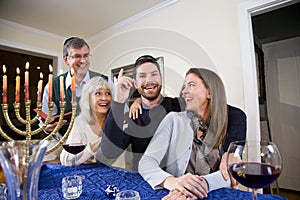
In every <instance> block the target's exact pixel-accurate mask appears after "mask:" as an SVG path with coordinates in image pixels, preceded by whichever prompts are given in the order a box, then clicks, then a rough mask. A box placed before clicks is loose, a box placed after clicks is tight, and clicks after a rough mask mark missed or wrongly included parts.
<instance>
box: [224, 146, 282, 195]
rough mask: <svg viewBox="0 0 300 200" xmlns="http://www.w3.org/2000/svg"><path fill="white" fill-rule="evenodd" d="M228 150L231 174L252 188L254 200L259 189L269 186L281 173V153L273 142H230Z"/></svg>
mask: <svg viewBox="0 0 300 200" xmlns="http://www.w3.org/2000/svg"><path fill="white" fill-rule="evenodd" d="M227 152H228V154H227V159H226V161H227V167H228V170H229V172H230V174H231V175H232V177H233V178H234V179H235V180H236V181H238V182H239V183H240V184H242V185H244V186H246V187H248V188H251V189H252V199H253V200H257V194H256V190H257V189H259V188H265V187H268V186H269V185H270V184H272V183H273V182H274V181H276V179H277V178H278V177H279V175H280V173H281V169H282V160H281V155H280V152H279V150H278V148H277V146H276V144H275V143H273V142H269V141H235V142H231V143H230V145H229V147H228V151H227Z"/></svg>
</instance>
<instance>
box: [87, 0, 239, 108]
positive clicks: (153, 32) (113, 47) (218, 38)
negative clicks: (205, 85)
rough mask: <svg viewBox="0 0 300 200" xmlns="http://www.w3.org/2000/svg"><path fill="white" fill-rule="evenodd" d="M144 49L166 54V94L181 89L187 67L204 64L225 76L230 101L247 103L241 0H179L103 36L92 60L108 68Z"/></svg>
mask: <svg viewBox="0 0 300 200" xmlns="http://www.w3.org/2000/svg"><path fill="white" fill-rule="evenodd" d="M240 2H242V1H240ZM144 53H152V54H154V55H155V56H164V58H165V65H166V71H167V73H166V88H169V92H167V93H168V95H170V96H172V95H178V92H179V84H181V83H182V81H183V78H184V73H185V72H186V71H187V69H188V68H190V67H191V66H198V67H206V68H210V69H212V70H214V71H216V72H217V73H218V74H219V75H220V76H221V78H222V79H223V81H224V83H225V87H226V90H227V94H228V101H229V103H231V104H234V105H236V106H238V107H241V108H242V109H243V106H244V100H243V84H242V82H243V80H242V68H241V55H240V44H239V30H238V19H237V1H226V2H222V1H217V0H213V1H204V0H203V1H199V0H184V1H179V2H178V3H176V4H174V5H172V6H171V7H168V8H165V9H162V10H160V11H158V12H156V13H155V14H152V15H150V16H146V17H144V18H143V19H141V20H139V21H137V22H135V23H133V24H131V25H128V26H126V27H124V28H122V29H121V30H119V31H117V32H115V33H113V34H112V35H111V36H110V37H108V38H105V40H103V41H99V42H98V44H97V45H94V47H93V50H92V54H93V58H92V59H93V60H92V61H93V63H97V69H98V70H100V71H101V70H104V72H105V73H109V71H110V69H111V68H115V67H120V66H122V65H126V64H130V63H133V62H134V60H135V59H136V58H137V57H138V56H139V55H142V54H144ZM95 55H97V56H95ZM174 83H175V84H174Z"/></svg>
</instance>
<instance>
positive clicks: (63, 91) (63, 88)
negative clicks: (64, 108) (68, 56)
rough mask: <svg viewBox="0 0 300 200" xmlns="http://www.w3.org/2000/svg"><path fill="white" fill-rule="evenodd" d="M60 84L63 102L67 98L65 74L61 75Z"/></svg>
mask: <svg viewBox="0 0 300 200" xmlns="http://www.w3.org/2000/svg"><path fill="white" fill-rule="evenodd" d="M59 84H60V90H59V91H60V101H61V102H63V101H64V98H65V87H64V76H60V77H59Z"/></svg>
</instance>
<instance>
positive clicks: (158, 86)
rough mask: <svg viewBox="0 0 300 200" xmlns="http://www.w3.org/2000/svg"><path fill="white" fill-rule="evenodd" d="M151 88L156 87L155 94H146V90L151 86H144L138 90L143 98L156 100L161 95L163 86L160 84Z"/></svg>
mask: <svg viewBox="0 0 300 200" xmlns="http://www.w3.org/2000/svg"><path fill="white" fill-rule="evenodd" d="M150 85H151V86H154V87H156V91H155V92H154V93H150V94H149V93H145V92H144V89H145V88H146V87H147V86H149V85H142V86H141V87H139V88H138V92H139V93H140V95H141V96H143V97H144V98H145V99H148V100H149V101H153V100H155V99H156V98H157V97H158V96H159V95H160V91H161V85H160V84H157V83H156V84H150Z"/></svg>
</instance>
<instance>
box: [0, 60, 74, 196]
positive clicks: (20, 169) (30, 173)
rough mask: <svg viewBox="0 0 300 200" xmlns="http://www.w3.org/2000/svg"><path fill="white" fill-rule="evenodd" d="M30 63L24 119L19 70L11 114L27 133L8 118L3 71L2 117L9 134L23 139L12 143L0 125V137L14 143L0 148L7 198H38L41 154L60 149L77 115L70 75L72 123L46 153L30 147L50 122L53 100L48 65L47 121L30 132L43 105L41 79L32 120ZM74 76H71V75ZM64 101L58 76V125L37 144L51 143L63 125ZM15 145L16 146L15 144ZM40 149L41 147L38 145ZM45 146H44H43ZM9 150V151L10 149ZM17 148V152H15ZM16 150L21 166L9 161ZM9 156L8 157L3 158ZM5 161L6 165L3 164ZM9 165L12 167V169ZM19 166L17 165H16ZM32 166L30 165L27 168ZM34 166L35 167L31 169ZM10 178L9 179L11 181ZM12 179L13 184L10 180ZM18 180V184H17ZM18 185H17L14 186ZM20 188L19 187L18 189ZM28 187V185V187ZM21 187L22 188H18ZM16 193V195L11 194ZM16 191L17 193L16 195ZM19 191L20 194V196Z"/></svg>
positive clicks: (61, 81) (26, 73) (26, 78)
mask: <svg viewBox="0 0 300 200" xmlns="http://www.w3.org/2000/svg"><path fill="white" fill-rule="evenodd" d="M28 68H29V63H28V62H27V63H26V67H25V69H26V71H25V83H24V93H25V95H24V96H25V117H24V116H21V114H20V107H21V105H20V77H19V69H18V68H17V73H18V75H17V77H16V91H15V103H13V107H14V113H15V116H16V119H17V120H18V122H20V123H21V124H23V125H25V126H26V130H21V129H20V128H17V127H16V126H15V125H14V123H13V122H12V121H11V119H10V113H9V109H8V108H9V104H8V103H7V76H6V74H5V73H6V68H5V66H3V72H4V75H3V94H2V104H1V106H2V112H3V117H4V119H5V121H6V123H7V125H8V126H9V127H10V129H11V130H12V132H14V133H16V134H19V135H22V136H25V137H26V140H22V141H15V140H14V139H13V138H12V137H11V136H10V135H11V134H7V133H5V132H4V131H3V130H2V128H1V126H0V134H1V135H2V136H3V138H4V139H6V140H8V141H11V142H14V143H11V144H13V145H11V144H9V143H5V142H4V143H5V145H4V143H2V146H0V160H1V166H2V168H4V169H3V170H4V172H6V173H5V177H6V179H9V180H7V182H8V188H9V195H13V196H10V198H11V199H36V198H37V188H38V187H37V186H38V185H37V184H38V180H36V179H37V178H38V177H39V175H38V176H37V175H36V174H39V170H40V167H41V164H42V158H43V156H44V154H50V153H52V152H54V151H55V150H56V149H57V148H58V147H60V146H62V144H63V143H64V141H65V140H66V139H67V137H68V136H69V133H70V131H71V129H72V127H73V124H74V119H75V114H76V106H77V103H76V95H75V76H72V85H71V89H72V101H71V105H72V116H71V120H70V123H69V126H68V129H67V131H66V132H65V134H64V136H63V137H62V138H61V139H60V140H58V141H57V143H56V144H55V145H54V146H52V147H51V148H49V149H48V150H47V151H46V149H47V147H46V148H44V149H45V151H40V149H39V146H38V145H37V146H36V147H37V148H36V147H34V148H33V146H34V145H36V143H37V142H36V140H32V136H34V135H37V134H38V133H40V132H43V131H44V129H45V127H46V126H47V125H48V124H49V123H50V122H51V120H52V117H51V116H52V113H53V105H54V103H53V101H52V79H53V75H52V66H51V65H49V70H50V74H49V78H48V85H49V103H48V115H47V118H46V119H45V121H44V123H43V125H41V126H39V128H36V129H35V130H32V125H33V124H34V123H36V122H37V121H38V120H39V119H40V117H41V113H42V102H41V96H42V80H40V81H39V83H38V92H37V95H38V97H37V103H36V107H37V109H36V110H37V111H36V115H35V116H34V117H31V107H30V105H31V100H30V97H29V72H28ZM72 74H73V73H72ZM41 79H42V75H41ZM65 105H66V102H65V99H64V79H63V77H62V76H61V78H60V101H59V107H60V113H59V119H58V122H57V126H56V127H55V128H54V129H53V131H52V132H51V133H49V134H48V135H47V136H46V137H44V138H40V139H41V140H38V141H39V142H38V143H40V144H41V143H42V142H43V141H50V140H52V138H53V137H54V136H55V135H56V134H57V132H58V131H59V129H60V128H61V126H62V125H63V119H64V114H65V111H64V110H65ZM16 144H17V145H16ZM41 146H43V145H41ZM44 146H45V145H44ZM9 148H10V149H9ZM14 148H16V149H14ZM14 151H17V152H18V158H19V160H20V157H22V162H23V163H22V164H21V165H20V164H19V162H20V161H17V162H16V163H13V162H12V161H11V160H12V159H14V158H12V157H13V156H14V155H12V154H11V153H12V152H14ZM5 156H9V157H5ZM5 162H7V163H8V164H7V165H5ZM32 163H34V164H32ZM9 165H13V168H11V167H10V166H9ZM19 165H20V166H19ZM30 165H31V166H30ZM32 166H34V167H32ZM14 177H17V179H14ZM10 179H11V180H10ZM13 180H15V181H13ZM20 180H21V181H20ZM15 182H17V183H18V184H17V185H16V183H15ZM21 185H22V186H21ZM29 185H30V186H29ZM20 187H21V188H20ZM15 190H16V191H17V193H16V194H12V193H14V191H15ZM18 191H19V193H18ZM20 191H22V193H21V194H20Z"/></svg>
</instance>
